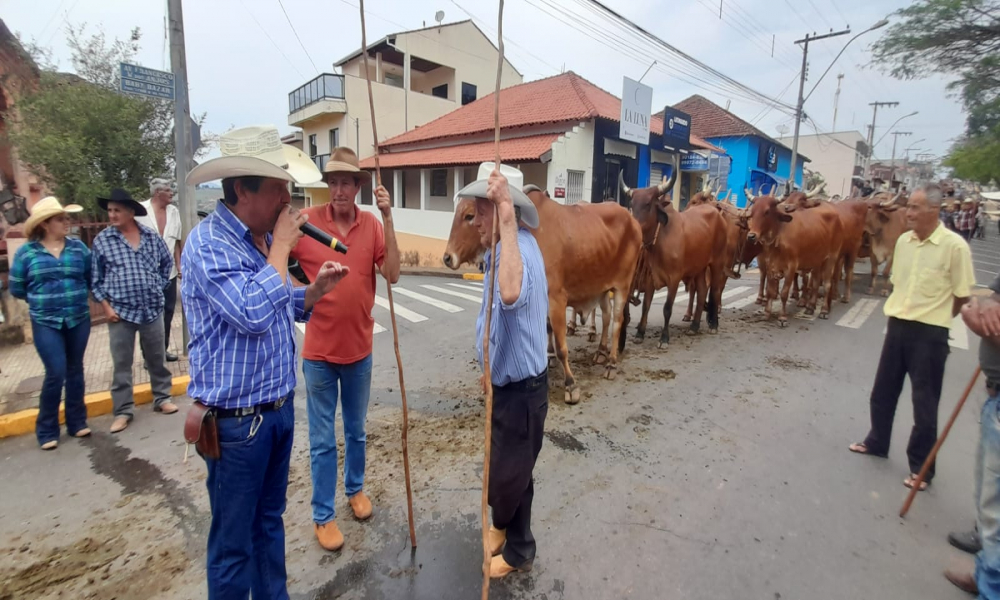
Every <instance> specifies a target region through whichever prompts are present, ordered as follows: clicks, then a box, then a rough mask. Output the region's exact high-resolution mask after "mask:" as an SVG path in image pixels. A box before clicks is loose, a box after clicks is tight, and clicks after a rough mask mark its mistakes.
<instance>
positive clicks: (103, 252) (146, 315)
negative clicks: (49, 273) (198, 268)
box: [92, 189, 177, 433]
mask: <svg viewBox="0 0 1000 600" xmlns="http://www.w3.org/2000/svg"><path fill="white" fill-rule="evenodd" d="M97 201H98V204H100V206H101V208H103V209H104V210H106V211H108V221H110V222H111V227H108V228H107V229H105V230H104V231H102V232H101V233H99V234H97V237H96V238H94V245H93V258H92V263H93V266H92V271H93V274H92V277H93V284H92V289H93V293H94V299H95V300H97V301H98V302H100V303H101V305H102V306H103V307H104V314H105V315H106V316H107V318H108V337H109V338H110V342H111V359H112V361H113V362H114V380H113V381H112V383H111V399H112V401H113V402H114V414H115V420H114V421H113V422H112V423H111V433H118V432H120V431H122V430H124V429H125V428H126V427H128V424H129V423H130V422H131V421H132V417H133V409H134V406H135V402H134V400H133V397H132V361H133V359H134V356H135V334H136V333H138V334H139V344H140V345H141V347H142V354H143V355H144V356H145V357H146V363H147V364H146V369H147V370H148V371H149V380H150V385H151V386H152V388H153V411H154V412H158V413H163V414H165V415H169V414H173V413H175V412H177V405H176V404H174V403H173V402H171V401H170V388H171V386H172V381H171V376H170V371H169V370H168V369H167V367H166V362H165V360H164V359H165V356H164V355H165V354H166V346H165V345H164V344H163V290H164V289H165V288H166V287H167V284H168V283H170V269H171V268H172V266H173V264H174V260H173V258H172V257H171V256H170V251H169V250H167V245H166V244H165V243H164V242H163V240H162V239H160V236H158V235H156V232H155V231H153V230H152V229H149V228H148V227H146V226H145V225H140V224H139V223H137V222H136V220H135V217H136V216H140V217H142V216H145V215H146V209H145V207H143V206H142V204H139V203H138V202H136V201H135V200H133V199H132V197H131V196H129V194H128V192H126V191H125V190H120V189H116V190H113V191H112V192H111V197H110V198H98V199H97Z"/></svg>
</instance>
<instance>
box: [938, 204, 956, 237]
mask: <svg viewBox="0 0 1000 600" xmlns="http://www.w3.org/2000/svg"><path fill="white" fill-rule="evenodd" d="M956 213H957V211H956V210H955V205H954V204H952V203H951V202H945V203H944V204H942V205H941V210H940V211H939V216H940V221H941V223H943V224H944V226H945V227H946V228H947V229H948V231H953V232H955V233H958V229H957V228H956V227H955V216H956Z"/></svg>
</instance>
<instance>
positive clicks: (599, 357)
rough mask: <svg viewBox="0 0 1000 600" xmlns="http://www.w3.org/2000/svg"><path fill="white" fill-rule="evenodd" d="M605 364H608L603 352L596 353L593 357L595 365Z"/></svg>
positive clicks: (606, 356)
mask: <svg viewBox="0 0 1000 600" xmlns="http://www.w3.org/2000/svg"><path fill="white" fill-rule="evenodd" d="M607 362H608V355H607V354H605V353H604V352H600V351H598V353H597V354H595V355H594V364H595V365H603V364H605V363H607Z"/></svg>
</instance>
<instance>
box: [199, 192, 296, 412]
mask: <svg viewBox="0 0 1000 600" xmlns="http://www.w3.org/2000/svg"><path fill="white" fill-rule="evenodd" d="M267 244H268V246H270V244H271V236H270V234H268V235H267ZM181 272H182V273H184V277H183V278H182V279H181V305H182V306H183V307H184V314H185V315H186V316H187V320H188V327H189V328H190V331H191V343H190V344H189V345H188V357H189V359H190V365H191V384H190V385H189V386H188V395H189V396H191V397H192V398H194V399H196V400H201V401H202V402H203V403H204V404H206V405H208V406H215V407H220V408H245V407H250V406H254V405H257V404H265V403H268V402H274V401H275V400H277V399H279V398H281V397H282V396H285V395H287V394H288V393H289V392H291V391H292V390H293V389H294V388H295V352H296V349H295V346H296V344H295V326H294V322H295V321H296V320H298V321H307V320H309V316H310V314H311V313H310V312H309V311H306V310H305V301H306V288H304V287H294V286H292V280H291V277H286V278H285V281H284V282H282V281H281V276H280V275H278V271H277V270H275V268H274V267H273V266H271V265H269V264H268V262H267V257H266V256H264V255H263V254H262V253H261V251H260V250H259V249H258V248H257V247H256V246H255V245H254V243H253V238H252V236H251V234H250V230H249V229H248V228H247V226H246V225H245V224H243V222H242V221H240V220H239V219H238V218H237V217H236V215H234V214H233V213H232V212H231V211H230V210H229V208H228V207H227V206H226V205H225V204H223V203H222V202H219V203H218V204H217V206H216V209H215V212H213V213H212V214H210V215H209V216H208V217H206V218H205V219H204V220H203V221H202V222H201V223H199V224H198V226H197V227H195V228H194V230H193V231H192V232H191V235H189V236H188V241H187V243H186V244H185V245H184V250H183V253H182V254H181Z"/></svg>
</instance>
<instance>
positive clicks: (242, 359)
mask: <svg viewBox="0 0 1000 600" xmlns="http://www.w3.org/2000/svg"><path fill="white" fill-rule="evenodd" d="M219 146H220V149H221V151H222V156H221V157H219V158H214V159H212V160H209V161H206V162H205V163H203V164H201V165H199V166H197V167H195V168H194V169H192V171H191V173H190V174H189V175H188V178H187V183H188V185H197V184H199V183H204V182H206V181H211V180H215V179H222V189H223V196H224V197H223V199H222V200H221V201H220V202H219V203H218V204H217V205H216V209H215V211H214V212H213V213H212V214H210V215H208V216H207V217H206V218H205V219H204V220H203V221H201V222H200V223H199V224H198V226H197V227H195V228H194V230H192V231H191V233H190V235H189V237H188V241H187V243H186V244H185V246H184V250H183V252H182V254H181V272H182V273H184V277H183V278H182V279H181V305H182V307H183V309H184V311H185V314H186V315H187V320H188V326H189V328H190V332H191V343H190V345H189V359H190V361H191V384H190V386H188V395H189V396H191V397H192V398H194V399H195V400H197V401H200V402H201V403H202V404H204V405H206V406H208V407H210V409H211V410H212V412H213V413H214V416H215V423H216V427H217V431H218V441H219V446H220V447H221V450H220V452H219V455H218V457H217V458H210V457H205V463H206V465H207V467H208V481H207V487H208V496H209V500H210V505H211V510H212V524H211V527H210V529H209V532H208V553H207V554H208V557H207V560H208V568H207V576H208V598H210V599H211V600H218V599H222V598H225V599H230V598H233V599H236V598H239V599H246V598H247V597H248V596H249V595H250V594H251V593H252V594H253V598H254V600H265V599H267V600H284V599H287V598H288V591H287V588H286V573H285V528H284V522H283V520H282V513H283V512H284V510H285V493H286V491H287V488H288V466H289V460H290V457H291V451H292V434H293V425H294V422H295V413H294V409H293V403H292V398H293V391H294V388H295V329H294V327H293V321H294V320H298V321H306V320H308V319H309V316H310V312H311V310H312V308H313V306H314V305H315V304H316V302H317V301H318V300H319V299H320V298H321V297H323V295H325V294H327V293H328V292H330V291H331V290H332V289H333V288H334V286H335V285H336V284H337V282H339V281H340V280H341V279H342V278H343V277H344V276H345V275H347V273H348V271H349V270H348V268H347V267H344V266H342V265H340V264H338V263H336V262H332V261H326V262H324V263H323V264H322V265H321V266H320V268H319V270H318V272H317V273H316V276H315V277H314V278H313V282H312V284H310V285H309V286H307V287H295V286H293V285H292V278H291V277H289V276H288V257H289V254H290V253H291V251H292V248H294V247H295V245H296V244H297V243H298V241H299V238H301V237H302V232H301V230H300V227H301V226H302V225H303V224H305V222H306V221H307V220H308V217H307V216H306V215H304V214H302V213H300V212H299V211H297V210H295V209H293V208H291V206H290V205H289V203H290V201H291V197H290V195H289V191H288V184H289V182H294V183H298V184H309V183H313V182H316V181H318V180H319V179H320V172H319V170H318V169H317V168H316V166H315V165H314V164H313V162H312V160H310V159H309V157H308V156H306V155H305V154H304V153H303V152H302V151H301V150H298V149H297V148H293V147H292V146H287V145H284V144H282V143H281V141H280V135H279V134H278V130H277V129H276V128H274V127H244V128H241V129H235V130H233V131H230V132H229V133H226V134H224V135H223V136H222V138H221V139H220V142H219ZM352 251H353V249H352Z"/></svg>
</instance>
